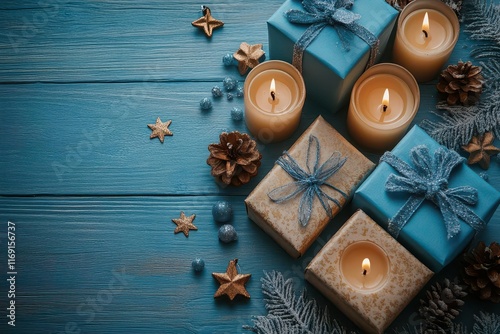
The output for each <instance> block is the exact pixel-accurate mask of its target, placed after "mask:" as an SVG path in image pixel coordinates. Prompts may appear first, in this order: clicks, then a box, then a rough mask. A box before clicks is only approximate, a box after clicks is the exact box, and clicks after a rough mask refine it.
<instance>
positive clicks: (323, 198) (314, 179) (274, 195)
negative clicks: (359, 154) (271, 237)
mask: <svg viewBox="0 0 500 334" xmlns="http://www.w3.org/2000/svg"><path fill="white" fill-rule="evenodd" d="M320 155H321V154H320V145H319V141H318V138H316V137H315V136H313V135H310V136H309V143H308V147H307V157H306V168H307V170H304V169H303V168H302V167H300V166H299V164H298V163H297V161H296V160H295V159H294V158H292V156H290V154H288V152H287V151H284V152H283V155H282V156H281V157H279V159H278V160H277V161H276V164H278V165H279V166H281V168H283V170H284V171H285V172H287V173H288V174H289V175H290V176H291V177H292V178H293V179H294V180H295V181H293V182H290V183H288V184H285V185H283V186H280V187H277V188H275V189H273V190H271V191H270V192H269V193H268V194H267V195H268V196H269V198H270V199H271V200H272V201H273V202H276V203H283V202H285V201H288V200H289V199H291V198H294V197H295V196H297V195H298V194H300V193H303V194H302V197H301V199H300V204H299V222H300V224H301V225H302V226H306V225H307V224H308V223H309V219H310V218H311V213H312V206H313V200H314V197H315V196H316V197H318V199H319V201H320V203H321V205H322V206H323V209H325V211H326V213H327V214H328V217H330V218H333V216H332V209H331V207H330V204H329V203H328V200H330V201H332V202H333V203H335V204H336V205H337V206H338V207H339V208H340V207H341V205H340V203H339V201H338V200H336V199H335V198H333V197H331V196H329V195H327V194H326V193H325V192H324V191H323V189H321V187H322V186H325V187H328V188H331V189H333V190H335V191H337V192H338V193H340V194H341V195H342V196H343V197H344V198H348V196H347V194H346V193H344V192H343V191H342V190H340V189H338V188H337V187H335V186H333V185H331V184H329V183H327V182H326V180H327V179H328V178H329V177H330V176H332V175H333V174H335V173H336V172H337V171H338V170H339V169H340V168H342V166H343V165H344V163H345V162H346V160H347V158H342V156H341V154H340V152H338V151H336V152H334V153H333V154H332V155H331V156H330V158H329V159H328V160H326V161H325V162H324V163H323V164H322V165H321V166H319V160H320Z"/></svg>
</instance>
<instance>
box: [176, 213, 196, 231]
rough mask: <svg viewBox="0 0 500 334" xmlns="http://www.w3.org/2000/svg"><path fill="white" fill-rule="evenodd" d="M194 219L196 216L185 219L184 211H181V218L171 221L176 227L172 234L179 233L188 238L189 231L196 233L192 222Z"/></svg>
mask: <svg viewBox="0 0 500 334" xmlns="http://www.w3.org/2000/svg"><path fill="white" fill-rule="evenodd" d="M195 218H196V215H191V216H189V217H186V215H185V214H184V211H181V216H180V217H179V218H174V219H172V221H173V222H174V223H175V224H176V225H177V227H176V228H175V230H174V233H175V234H177V233H179V232H183V233H184V235H185V236H186V237H188V236H189V230H193V231H196V230H198V228H197V227H196V226H194V224H193V220H194V219H195Z"/></svg>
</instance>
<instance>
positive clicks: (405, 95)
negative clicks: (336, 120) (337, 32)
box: [347, 63, 420, 152]
mask: <svg viewBox="0 0 500 334" xmlns="http://www.w3.org/2000/svg"><path fill="white" fill-rule="evenodd" d="M419 104H420V90H419V88H418V84H417V82H416V81H415V78H414V77H413V76H412V75H411V74H410V73H409V72H408V71H407V70H405V69H404V68H403V67H401V66H399V65H395V64H388V63H387V64H378V65H375V66H372V67H371V68H369V69H368V70H367V71H365V72H364V73H363V74H362V75H361V77H360V78H359V79H358V81H356V83H355V84H354V87H353V89H352V92H351V101H350V103H349V111H348V114H347V129H348V131H349V134H350V135H351V137H353V139H354V140H355V141H356V142H358V143H359V144H360V145H362V146H364V147H365V148H367V149H369V150H372V151H377V152H379V151H384V150H388V149H391V148H392V147H393V146H394V145H395V144H396V143H397V142H398V141H399V139H401V137H403V135H404V134H405V132H406V130H407V129H408V127H409V126H410V124H411V121H412V120H413V118H414V117H415V115H416V113H417V111H418V107H419Z"/></svg>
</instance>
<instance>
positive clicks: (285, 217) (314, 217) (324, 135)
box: [245, 116, 374, 258]
mask: <svg viewBox="0 0 500 334" xmlns="http://www.w3.org/2000/svg"><path fill="white" fill-rule="evenodd" d="M313 137H314V138H317V143H319V152H320V155H319V164H318V166H321V165H322V164H323V163H324V162H325V161H327V160H328V161H330V160H329V158H330V157H331V156H336V155H335V154H337V153H335V154H334V152H338V153H340V156H341V157H342V158H340V159H344V158H347V159H346V160H345V163H344V165H343V166H342V167H341V168H340V169H338V171H337V172H336V173H335V174H333V175H331V176H329V177H328V178H327V179H326V182H327V183H328V184H329V185H331V186H333V187H336V188H337V189H338V190H339V191H340V192H343V194H341V193H340V192H339V191H336V190H333V189H332V188H331V187H329V186H327V185H321V186H320V187H319V188H320V189H321V190H322V191H324V192H325V193H326V194H328V195H329V196H331V197H332V198H333V199H334V200H335V201H338V204H339V206H337V205H336V204H334V202H333V201H331V200H326V202H327V203H328V204H329V206H330V210H329V211H330V212H331V216H332V217H333V216H335V215H336V214H337V213H338V212H339V211H340V210H341V209H342V207H343V206H344V205H345V204H346V203H347V202H348V201H349V200H350V199H351V198H352V195H353V194H354V190H355V189H356V187H357V186H358V185H359V184H361V182H362V181H363V179H364V178H365V176H366V175H367V174H368V173H369V172H370V171H371V170H372V169H373V168H374V164H373V163H372V162H371V161H370V160H368V159H367V158H366V157H365V156H364V155H363V154H361V153H360V152H359V151H358V150H357V149H356V148H355V147H354V146H352V145H351V144H350V143H349V142H348V141H347V140H346V139H345V138H344V137H342V135H341V134H339V133H338V132H337V131H336V130H335V129H334V128H333V127H332V126H331V125H330V124H328V123H327V122H326V121H325V120H324V119H323V118H322V117H321V116H319V117H318V118H317V119H316V120H315V121H314V122H313V123H312V124H311V125H310V126H309V128H308V129H307V130H306V131H305V132H304V133H303V134H302V135H301V136H300V137H299V139H297V141H296V142H295V143H294V144H293V146H292V147H291V148H290V150H288V153H289V155H290V156H291V157H292V158H293V159H294V160H295V161H296V162H297V164H298V165H299V166H300V167H301V168H302V169H303V170H304V171H307V167H306V166H307V165H306V160H307V155H308V150H309V152H310V155H309V160H310V164H309V166H312V165H313V164H314V161H315V160H316V159H315V157H316V151H315V150H314V149H315V147H316V146H315V143H316V142H315V141H312V142H311V138H313ZM311 143H312V146H310V144H311ZM282 157H283V156H282ZM280 159H281V158H280ZM312 170H313V168H312V167H311V171H312ZM293 182H294V178H292V177H291V176H290V175H289V174H288V173H287V172H286V171H285V170H284V169H283V168H282V167H281V166H280V165H279V164H276V165H275V166H274V167H273V168H272V169H271V171H270V172H269V173H268V174H267V175H266V176H265V177H264V179H262V181H261V182H260V183H259V184H258V185H257V186H256V187H255V189H254V190H253V191H252V192H251V193H250V195H248V197H247V198H246V199H245V204H246V208H247V213H248V217H249V218H250V219H251V220H253V221H254V222H255V223H256V224H257V225H258V226H260V227H261V228H262V229H263V230H264V231H265V232H266V233H267V234H269V235H270V236H271V237H272V238H273V239H274V240H275V241H276V242H277V243H278V244H280V245H281V247H283V248H284V249H285V250H286V251H287V252H288V253H289V254H290V255H291V256H292V257H294V258H298V257H300V256H301V255H302V254H304V252H305V251H306V250H307V249H308V248H309V246H310V245H311V244H312V243H313V242H314V240H315V239H316V238H317V237H318V236H319V234H320V233H321V232H322V231H323V229H324V228H325V227H326V225H327V224H328V222H329V221H330V216H329V214H328V213H327V211H326V210H325V209H324V208H323V206H322V205H321V203H320V200H319V199H318V196H316V195H314V197H313V200H312V209H311V211H310V212H311V214H310V219H309V220H308V221H307V224H306V225H305V226H303V225H302V224H301V223H300V222H299V208H300V207H301V199H302V197H303V196H304V194H305V192H306V190H304V191H302V192H300V193H298V194H297V195H296V196H295V197H292V198H290V199H288V200H285V201H283V202H281V203H278V202H275V201H273V200H271V198H270V196H269V193H271V192H272V191H273V190H274V189H277V188H279V187H283V186H288V185H292V184H293ZM303 204H304V203H303ZM306 204H307V203H306ZM302 208H304V210H305V211H307V210H306V208H307V205H305V206H303V207H302Z"/></svg>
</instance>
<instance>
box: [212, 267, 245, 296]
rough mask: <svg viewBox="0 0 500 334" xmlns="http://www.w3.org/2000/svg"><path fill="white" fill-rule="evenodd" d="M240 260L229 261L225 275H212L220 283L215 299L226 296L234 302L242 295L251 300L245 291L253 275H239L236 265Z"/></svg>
mask: <svg viewBox="0 0 500 334" xmlns="http://www.w3.org/2000/svg"><path fill="white" fill-rule="evenodd" d="M237 264H238V259H234V260H231V261H229V265H228V266H227V269H226V272H225V273H212V276H213V277H214V278H215V279H216V280H217V282H219V284H220V286H219V289H217V291H216V292H215V295H214V298H217V297H220V296H223V295H226V296H228V297H229V299H230V300H233V299H234V297H236V296H237V295H242V296H244V297H246V298H250V294H249V293H248V291H247V290H246V289H245V284H246V283H247V282H248V280H249V279H250V277H251V276H252V275H251V274H238V269H236V265H237Z"/></svg>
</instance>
